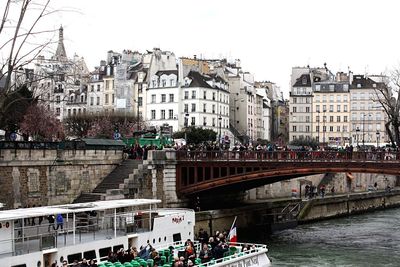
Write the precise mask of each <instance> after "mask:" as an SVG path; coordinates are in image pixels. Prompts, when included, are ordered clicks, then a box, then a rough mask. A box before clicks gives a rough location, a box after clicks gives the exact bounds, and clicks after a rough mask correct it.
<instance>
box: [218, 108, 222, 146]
mask: <svg viewBox="0 0 400 267" xmlns="http://www.w3.org/2000/svg"><path fill="white" fill-rule="evenodd" d="M221 121H222V117H221V114H219V117H218V122H219V137H218V144H219V146H221Z"/></svg>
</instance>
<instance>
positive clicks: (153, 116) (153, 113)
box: [151, 109, 156, 120]
mask: <svg viewBox="0 0 400 267" xmlns="http://www.w3.org/2000/svg"><path fill="white" fill-rule="evenodd" d="M151 119H152V120H155V119H156V111H155V110H154V109H152V110H151Z"/></svg>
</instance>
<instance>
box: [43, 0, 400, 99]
mask: <svg viewBox="0 0 400 267" xmlns="http://www.w3.org/2000/svg"><path fill="white" fill-rule="evenodd" d="M52 1H53V3H52V6H53V7H56V8H68V9H70V8H71V7H72V8H74V9H76V10H78V11H79V12H64V13H59V14H58V15H57V16H54V17H52V19H51V20H50V19H49V18H47V20H48V21H47V22H48V24H49V25H52V24H54V28H57V27H59V25H60V24H62V25H63V26H64V36H65V46H66V50H67V53H68V55H69V56H72V55H73V53H75V52H76V53H77V54H78V55H80V56H83V57H84V58H85V59H86V61H87V64H88V67H89V68H90V69H92V68H93V67H94V66H95V65H98V63H99V61H100V60H101V59H104V58H105V57H106V52H107V51H108V50H114V51H118V52H120V51H122V50H123V49H131V50H138V51H140V52H145V51H146V49H148V50H151V49H152V48H153V47H159V48H161V49H162V50H170V51H172V52H174V53H175V54H176V55H177V56H187V57H192V56H193V55H197V56H200V55H202V56H203V58H224V57H227V58H229V59H235V58H240V59H241V61H242V66H243V68H244V70H246V71H249V72H252V73H254V75H255V78H256V80H270V81H273V82H276V83H277V84H278V85H279V86H281V88H282V91H284V92H285V96H287V95H288V93H287V92H288V90H289V80H290V73H291V68H292V67H293V66H306V65H308V64H309V65H310V66H323V63H324V62H326V63H327V65H328V67H329V68H331V70H333V71H334V72H336V71H347V70H348V66H349V67H350V69H351V70H352V71H353V72H354V73H361V74H364V73H365V72H367V73H370V74H372V73H381V72H384V71H386V70H388V69H390V68H393V67H396V66H398V63H399V59H400V51H399V49H400V38H399V26H400V16H399V15H398V13H399V10H400V2H399V1H395V0H393V1H389V0H379V1H378V0H376V1H372V0H367V1H357V0H353V1H351V0H332V1H321V0H315V1H314V0H293V1H289V0H287V1H284V0H280V1H278V0H271V1H263V0H259V1H258V0H247V1H233V0H202V1H194V0H145V1H132V0H114V1H109V0H85V1H83V0H52ZM398 2H399V3H398Z"/></svg>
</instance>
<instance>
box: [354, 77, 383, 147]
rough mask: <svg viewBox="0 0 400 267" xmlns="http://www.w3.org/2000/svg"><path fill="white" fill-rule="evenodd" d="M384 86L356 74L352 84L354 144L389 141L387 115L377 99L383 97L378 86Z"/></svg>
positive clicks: (378, 143) (380, 143)
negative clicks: (386, 129) (386, 124)
mask: <svg viewBox="0 0 400 267" xmlns="http://www.w3.org/2000/svg"><path fill="white" fill-rule="evenodd" d="M382 86H384V84H383V83H382V82H376V81H374V80H372V79H370V78H368V77H365V76H364V75H354V77H352V80H351V86H350V92H351V93H350V99H351V118H350V119H351V129H350V131H351V136H352V137H353V145H357V144H358V145H360V146H361V145H370V146H372V145H374V146H376V145H383V144H385V143H387V142H388V139H389V138H388V136H387V134H386V131H385V122H386V121H387V115H386V114H385V112H384V110H383V107H382V105H381V104H380V103H379V101H377V99H378V98H379V97H381V98H382V97H383V96H382V94H381V93H380V92H379V90H378V88H381V87H382Z"/></svg>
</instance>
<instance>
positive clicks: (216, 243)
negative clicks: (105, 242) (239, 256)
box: [107, 229, 252, 267]
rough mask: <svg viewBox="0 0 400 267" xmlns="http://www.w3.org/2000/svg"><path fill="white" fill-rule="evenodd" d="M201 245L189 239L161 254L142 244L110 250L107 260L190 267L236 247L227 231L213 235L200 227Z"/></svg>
mask: <svg viewBox="0 0 400 267" xmlns="http://www.w3.org/2000/svg"><path fill="white" fill-rule="evenodd" d="M197 238H198V241H199V245H200V246H199V247H196V246H195V243H194V242H193V241H192V240H190V239H188V240H186V241H185V243H184V245H183V246H181V247H173V246H170V247H169V248H168V254H164V252H165V251H163V253H162V254H160V251H157V250H156V249H155V248H154V247H152V246H151V244H150V243H147V244H146V245H145V246H141V247H140V248H139V249H137V248H136V247H131V248H129V249H127V250H124V249H123V248H121V249H119V250H118V251H116V252H113V251H110V252H109V254H108V257H107V261H109V262H112V263H115V262H120V263H122V264H124V263H125V262H131V261H132V260H138V259H139V260H145V261H147V260H149V259H150V260H152V264H153V267H158V266H164V265H165V264H170V266H171V267H190V266H194V265H199V264H202V263H207V262H209V261H211V260H217V259H221V258H223V257H224V256H225V255H226V253H228V252H229V251H230V249H232V248H235V250H236V247H230V246H229V244H228V242H227V233H226V232H219V231H217V232H215V234H214V235H213V236H209V235H208V233H207V232H206V231H204V230H203V229H200V231H199V233H198V236H197ZM251 249H252V247H251V245H245V246H243V247H242V248H241V251H244V252H245V251H249V250H251Z"/></svg>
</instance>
